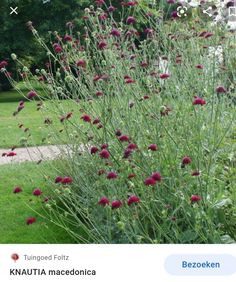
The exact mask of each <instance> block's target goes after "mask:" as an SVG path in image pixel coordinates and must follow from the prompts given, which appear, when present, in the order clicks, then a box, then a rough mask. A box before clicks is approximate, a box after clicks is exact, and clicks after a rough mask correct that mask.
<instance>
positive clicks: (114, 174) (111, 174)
mask: <svg viewBox="0 0 236 282" xmlns="http://www.w3.org/2000/svg"><path fill="white" fill-rule="evenodd" d="M117 177H118V175H117V173H116V172H113V171H110V172H108V173H107V179H115V178H117Z"/></svg>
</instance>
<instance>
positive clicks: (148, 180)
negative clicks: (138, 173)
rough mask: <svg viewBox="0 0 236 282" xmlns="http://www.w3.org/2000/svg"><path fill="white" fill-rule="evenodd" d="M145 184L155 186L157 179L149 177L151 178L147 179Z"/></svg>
mask: <svg viewBox="0 0 236 282" xmlns="http://www.w3.org/2000/svg"><path fill="white" fill-rule="evenodd" d="M144 184H145V185H146V186H153V185H155V184H156V180H155V179H153V178H152V177H149V178H147V179H145V181H144Z"/></svg>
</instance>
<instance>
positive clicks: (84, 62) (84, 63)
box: [76, 59, 86, 68]
mask: <svg viewBox="0 0 236 282" xmlns="http://www.w3.org/2000/svg"><path fill="white" fill-rule="evenodd" d="M76 65H77V67H83V68H85V67H86V61H85V60H84V59H80V60H78V61H77V63H76Z"/></svg>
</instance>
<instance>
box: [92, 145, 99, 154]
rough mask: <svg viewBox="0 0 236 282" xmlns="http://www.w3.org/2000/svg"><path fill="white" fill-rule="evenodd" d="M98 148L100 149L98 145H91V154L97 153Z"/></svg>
mask: <svg viewBox="0 0 236 282" xmlns="http://www.w3.org/2000/svg"><path fill="white" fill-rule="evenodd" d="M98 150H99V149H98V148H97V147H95V146H93V147H91V149H90V153H91V154H96V153H97V151H98Z"/></svg>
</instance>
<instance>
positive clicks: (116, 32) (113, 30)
mask: <svg viewBox="0 0 236 282" xmlns="http://www.w3.org/2000/svg"><path fill="white" fill-rule="evenodd" d="M111 35H113V36H115V37H120V35H121V33H120V31H119V30H118V29H116V28H113V29H112V30H111Z"/></svg>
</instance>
